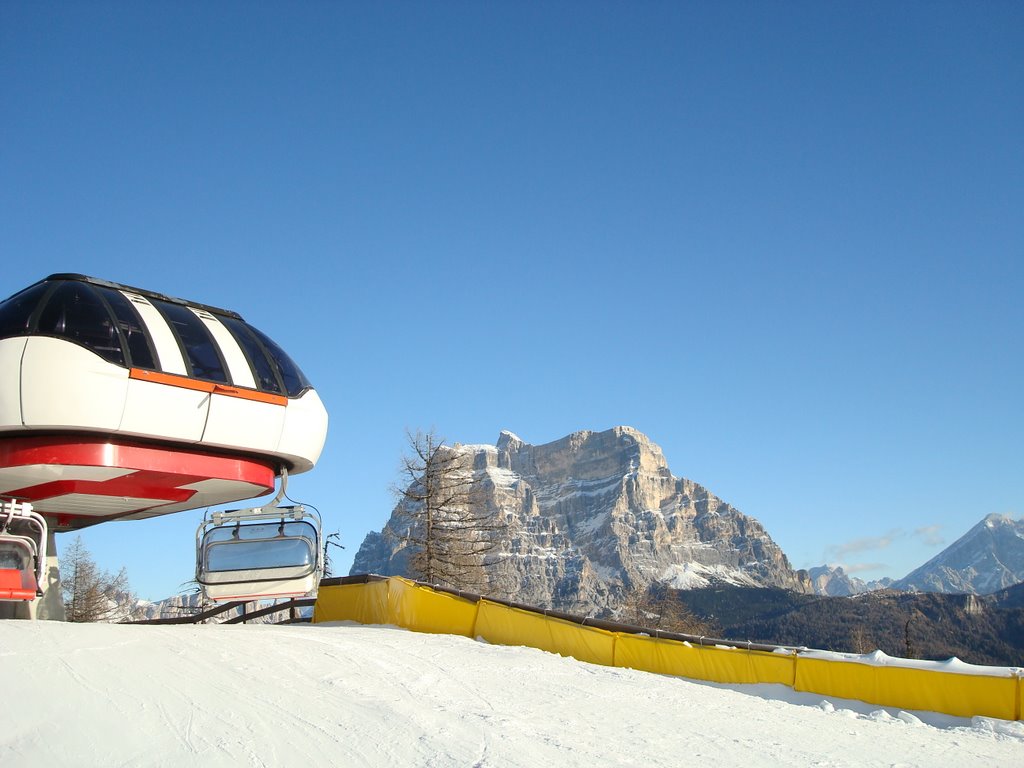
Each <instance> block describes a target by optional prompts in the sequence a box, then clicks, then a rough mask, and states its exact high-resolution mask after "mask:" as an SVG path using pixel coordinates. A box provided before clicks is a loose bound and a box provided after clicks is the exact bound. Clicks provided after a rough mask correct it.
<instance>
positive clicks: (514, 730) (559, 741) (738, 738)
mask: <svg viewBox="0 0 1024 768" xmlns="http://www.w3.org/2000/svg"><path fill="white" fill-rule="evenodd" d="M0 655H2V656H3V661H4V675H5V683H6V685H5V687H4V693H5V701H7V702H8V706H7V707H5V708H4V715H3V725H4V727H3V728H2V729H0V765H3V766H4V768H17V767H20V766H44V765H45V766H47V768H57V767H58V766H86V765H88V766H101V765H102V766H107V765H132V766H184V765H188V766H239V765H255V766H285V767H286V766H297V767H298V768H310V767H311V766H332V767H333V766H347V767H348V766H353V767H357V766H428V765H429V766H460V767H461V766H480V767H481V768H482V767H483V766H544V765H557V766H587V767H588V768H589V767H590V766H594V765H643V766H679V765H685V764H689V763H699V764H705V765H717V766H723V768H728V766H743V768H762V767H764V766H782V765H785V766H810V765H829V766H878V765H900V766H937V765H957V766H985V768H990V766H1004V765H1005V766H1009V765H1019V764H1020V760H1021V755H1024V724H1022V723H1019V722H1017V723H1011V722H1006V721H1000V720H989V719H984V718H975V719H974V721H968V720H957V719H954V718H949V717H945V716H939V715H930V716H929V715H927V714H925V713H917V716H915V714H911V713H906V712H896V711H891V710H890V711H885V710H881V709H878V708H877V707H872V706H868V705H863V704H860V703H856V702H844V701H830V702H825V701H822V700H821V697H820V696H818V697H816V696H810V695H805V694H796V693H794V692H792V691H791V690H789V689H788V688H784V687H782V686H731V687H730V686H721V685H712V684H706V683H694V682H690V681H686V680H682V679H678V678H672V677H665V676H659V675H652V674H648V673H643V672H636V671H633V670H628V669H613V668H606V667H596V666H591V665H588V664H584V663H581V662H577V661H575V660H572V659H567V658H562V657H559V656H555V655H552V654H548V653H544V652H542V651H537V650H534V649H529V648H509V647H500V646H489V645H485V644H483V643H480V642H475V641H473V640H470V639H467V638H463V637H452V636H430V635H422V634H415V633H412V632H407V631H404V630H399V629H394V628H389V627H362V626H352V625H319V626H288V627H275V626H216V625H212V626H191V625H189V626H170V627H155V626H125V625H106V624H86V625H82V624H78V625H74V624H61V623H51V622H27V621H25V622H17V621H6V622H0ZM12 702H13V703H14V705H13V706H12V705H11V703H12ZM925 721H927V723H928V724H926V722H925Z"/></svg>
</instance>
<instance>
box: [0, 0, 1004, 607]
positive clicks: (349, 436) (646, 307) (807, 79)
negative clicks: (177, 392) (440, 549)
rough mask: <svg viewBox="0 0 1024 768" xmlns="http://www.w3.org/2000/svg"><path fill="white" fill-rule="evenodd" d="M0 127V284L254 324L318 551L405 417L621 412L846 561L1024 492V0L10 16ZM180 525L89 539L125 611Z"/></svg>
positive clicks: (390, 460)
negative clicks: (316, 428) (143, 294)
mask: <svg viewBox="0 0 1024 768" xmlns="http://www.w3.org/2000/svg"><path fill="white" fill-rule="evenodd" d="M0 112H2V115H3V119H2V120H0V253H2V259H3V264H4V269H3V272H2V273H0V294H2V295H3V296H7V295H10V294H11V293H14V292H15V291H17V290H19V289H20V288H22V287H24V286H26V285H28V284H30V283H32V282H34V281H36V280H38V279H40V278H42V277H44V276H46V275H48V274H50V273H53V272H62V271H70V272H82V273H86V274H91V275H94V276H97V277H102V278H106V279H109V280H114V281H118V282H123V283H127V284H130V285H137V286H140V287H143V288H149V289H152V290H156V291H160V292H163V293H167V294H171V295H176V296H180V297H183V298H187V299H191V300H194V301H199V302H204V303H209V304H213V305H216V306H221V307H226V308H229V309H233V310H236V311H238V312H240V313H241V314H242V315H243V316H244V317H245V318H246V319H247V320H249V321H250V322H251V323H252V324H254V325H256V326H257V327H259V328H260V329H262V330H264V331H266V332H267V333H268V334H269V335H271V336H272V337H273V338H274V339H275V340H277V341H278V342H280V343H281V344H282V346H284V347H285V348H286V349H287V350H288V351H289V353H290V354H291V355H292V356H293V357H294V358H295V359H296V360H297V361H298V362H299V364H300V365H301V366H302V368H303V369H304V370H305V372H306V374H307V375H308V376H309V377H310V379H311V380H312V381H313V383H314V385H315V386H316V388H317V389H318V391H319V392H320V394H321V396H322V398H323V400H324V401H325V403H326V405H327V408H328V410H329V412H330V416H331V426H330V434H329V436H328V443H327V447H326V449H325V451H324V454H323V457H322V459H321V461H320V463H319V464H318V465H317V467H316V468H315V469H314V470H313V471H312V472H310V473H307V474H305V475H300V476H296V477H294V478H293V479H292V481H291V483H290V484H289V489H290V495H291V496H293V497H294V498H296V499H299V500H302V501H308V502H310V503H313V504H315V505H316V506H317V507H318V508H319V509H320V510H321V511H322V512H323V514H324V518H325V527H326V528H327V530H328V531H335V530H338V531H340V532H341V536H342V540H343V542H344V544H345V545H346V547H347V549H346V550H345V552H344V553H341V554H342V557H341V558H340V559H338V561H337V570H338V571H339V572H347V570H348V567H349V565H350V563H351V558H352V556H353V555H354V553H355V550H356V549H357V548H358V546H359V543H360V542H361V541H362V538H363V536H364V535H365V534H366V533H367V531H369V530H379V529H380V528H381V526H382V525H383V524H384V522H385V521H386V519H387V517H388V515H389V513H390V509H391V506H392V503H393V499H392V497H391V495H390V493H389V490H388V488H389V485H390V484H391V483H393V482H394V481H396V480H397V469H398V462H399V456H400V454H401V452H402V449H403V439H404V431H405V430H406V428H411V429H415V428H417V427H422V428H429V427H431V426H433V427H435V428H436V429H437V431H438V432H439V433H440V434H442V435H444V436H446V437H447V438H448V439H449V441H452V442H454V441H459V442H464V443H484V442H490V443H493V442H494V441H495V440H496V439H497V437H498V434H499V432H500V431H501V430H502V429H508V430H511V431H513V432H515V433H517V434H518V435H519V436H520V437H522V438H523V439H524V440H526V441H527V442H531V443H544V442H548V441H551V440H555V439H558V438H560V437H562V436H564V435H566V434H568V433H570V432H573V431H576V430H580V429H592V430H603V429H607V428H610V427H612V426H615V425H619V424H627V425H630V426H633V427H636V428H638V429H640V430H642V431H644V432H645V433H646V434H648V435H649V436H650V437H651V439H653V440H654V441H655V442H657V443H658V444H660V445H661V446H662V448H663V449H664V452H665V454H666V457H667V459H668V461H669V465H670V467H671V468H672V470H673V472H674V474H676V475H677V476H683V477H688V478H690V479H692V480H695V481H696V482H699V483H701V484H703V485H705V486H707V487H708V488H709V489H710V490H711V491H712V492H713V493H715V494H717V495H719V496H720V497H722V498H724V499H725V500H726V501H728V502H730V503H731V504H733V505H735V506H737V507H738V508H739V509H741V510H742V511H743V512H745V513H747V514H749V515H752V516H754V517H756V518H757V519H759V520H760V521H761V522H762V523H763V524H764V525H765V527H766V528H767V530H768V532H769V533H770V535H771V536H772V537H773V538H774V539H775V540H776V541H777V542H778V543H779V544H780V545H781V546H782V547H783V549H784V550H785V552H786V553H787V554H788V555H789V556H790V558H791V560H792V561H793V564H794V565H795V566H797V567H809V566H813V565H819V564H821V563H824V562H831V563H842V564H845V565H847V566H848V567H850V568H851V570H855V571H856V572H857V574H858V575H860V576H863V577H867V578H875V577H879V576H884V575H888V576H892V577H900V576H903V575H905V574H906V573H907V572H908V571H910V570H911V569H913V568H914V567H916V566H918V565H920V564H921V563H923V562H924V561H925V560H926V559H928V558H929V557H931V556H932V555H934V554H936V553H937V552H938V551H940V550H941V549H942V547H943V546H944V545H945V544H949V543H951V542H952V541H953V540H955V539H956V538H957V537H959V536H960V535H962V534H963V533H964V532H966V530H967V529H968V528H970V527H971V526H972V525H974V524H975V523H976V522H978V521H979V520H980V519H981V518H982V517H984V516H985V515H987V514H989V513H993V512H997V513H1003V514H1010V515H1013V516H1015V517H1016V516H1020V514H1021V513H1022V511H1024V482H1022V476H1024V473H1022V470H1021V468H1022V459H1024V449H1022V437H1021V436H1022V434H1024V408H1022V405H1021V402H1022V398H1021V384H1022V380H1024V364H1022V356H1021V349H1022V346H1024V310H1022V301H1021V297H1022V292H1024V215H1022V213H1021V212H1022V211H1024V142H1022V139H1021V136H1022V134H1021V126H1022V125H1024V6H1021V5H1020V4H1019V3H1012V2H1005V3H1000V2H985V3H966V2H965V3H946V2H929V3H923V2H920V3H918V2H908V3H900V4H894V3H870V2H865V3H839V2H834V3H745V2H731V3H730V2H727V3H710V2H709V3H656V2H643V3H583V2H567V3H559V2H552V3H470V2H453V3H431V4H426V3H412V2H408V3H405V2H402V3H365V4H357V3H315V2H309V3H301V4H284V3H278V4H275V3H258V4H248V3H246V4H242V3H231V2H221V3H216V4H200V3H176V4H169V3H160V4H158V3H143V4H136V3H88V4H74V5H72V4H50V3H21V2H7V3H3V4H2V5H0ZM201 518H202V511H197V512H190V513H180V514H178V515H173V516H170V517H167V518H163V519H159V520H154V521H147V522H136V523H112V524H108V525H101V526H98V527H96V528H93V529H90V530H88V531H86V532H84V533H83V539H84V540H85V543H86V544H87V546H89V547H90V549H91V550H92V551H93V553H94V555H95V556H96V558H97V560H98V561H99V563H100V564H101V565H102V566H103V567H105V568H107V569H110V570H117V569H119V568H120V567H121V566H122V565H123V566H126V567H127V569H128V573H129V577H130V580H131V582H132V584H133V586H134V587H135V589H136V590H137V591H138V593H139V594H140V596H142V597H147V598H153V599H155V598H160V597H164V596H166V595H167V594H170V593H173V592H174V591H176V589H177V587H178V585H179V584H181V583H183V582H185V581H187V580H188V579H189V578H191V576H192V567H193V565H192V561H193V545H194V544H193V542H194V538H193V537H194V531H195V527H196V525H197V524H198V522H199V520H200V519H201ZM64 539H65V541H61V542H59V543H60V545H61V546H66V544H67V541H66V539H67V537H64Z"/></svg>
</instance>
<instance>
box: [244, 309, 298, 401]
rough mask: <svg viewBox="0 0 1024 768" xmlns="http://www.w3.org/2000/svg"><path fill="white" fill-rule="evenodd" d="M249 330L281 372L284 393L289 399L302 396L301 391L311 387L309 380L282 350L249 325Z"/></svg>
mask: <svg viewBox="0 0 1024 768" xmlns="http://www.w3.org/2000/svg"><path fill="white" fill-rule="evenodd" d="M249 328H250V329H251V330H252V332H253V333H254V334H256V336H257V337H258V338H259V340H260V341H261V342H263V346H264V347H266V348H267V352H269V353H270V356H271V357H272V358H274V362H275V363H277V367H278V368H279V369H280V370H281V378H282V379H284V388H285V391H287V392H288V396H289V397H298V396H299V395H301V394H302V392H303V390H306V389H309V388H310V387H312V385H311V384H310V383H309V380H308V379H307V378H306V377H305V375H303V373H302V371H300V370H299V366H297V365H296V364H295V363H294V362H292V359H291V358H290V357H288V355H286V354H285V351H284V350H283V349H281V348H280V347H279V346H277V344H275V343H274V342H273V341H272V340H271V339H270V337H269V336H267V335H266V334H265V333H261V332H260V331H259V330H257V329H256V328H253V327H252V326H251V325H250V326H249Z"/></svg>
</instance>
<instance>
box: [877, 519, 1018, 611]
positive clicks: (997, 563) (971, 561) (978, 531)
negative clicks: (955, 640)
mask: <svg viewBox="0 0 1024 768" xmlns="http://www.w3.org/2000/svg"><path fill="white" fill-rule="evenodd" d="M1022 581H1024V520H1014V519H1013V518H1011V517H1008V516H1006V515H996V514H992V515H989V516H988V517H986V518H985V519H984V520H982V521H981V522H980V523H978V524H977V525H976V526H974V527H973V528H971V530H969V531H968V532H967V533H965V534H964V535H963V536H961V537H960V538H959V539H957V540H956V541H955V542H953V543H952V544H951V545H949V546H948V547H946V549H944V550H943V551H942V552H940V553H939V554H938V555H936V556H935V557H933V558H932V559H931V560H929V561H928V562H927V563H925V564H924V565H922V566H921V567H920V568H918V569H916V570H914V571H912V572H911V573H909V574H907V576H905V577H904V578H902V579H900V580H899V581H897V582H895V583H894V584H893V586H894V587H895V588H896V589H905V590H917V591H921V592H969V593H974V594H976V595H988V594H991V593H993V592H998V591H999V590H1000V589H1005V588H1006V587H1011V586H1013V585H1014V584H1018V583H1020V582H1022Z"/></svg>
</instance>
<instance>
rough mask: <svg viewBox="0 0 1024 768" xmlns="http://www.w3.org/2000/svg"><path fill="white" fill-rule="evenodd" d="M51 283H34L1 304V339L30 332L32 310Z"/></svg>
mask: <svg viewBox="0 0 1024 768" xmlns="http://www.w3.org/2000/svg"><path fill="white" fill-rule="evenodd" d="M51 285H52V283H39V284H38V285H33V286H32V287H31V288H26V289H25V290H24V291H21V292H19V293H16V294H14V295H13V296H11V298H9V299H7V301H5V302H3V303H2V304H0V339H6V338H7V337H8V336H21V335H22V334H25V333H27V332H28V324H29V320H31V318H32V310H34V309H35V308H36V306H37V305H38V304H39V300H40V299H41V298H42V297H43V294H44V293H46V290H47V289H48V288H49V287H50V286H51Z"/></svg>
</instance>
